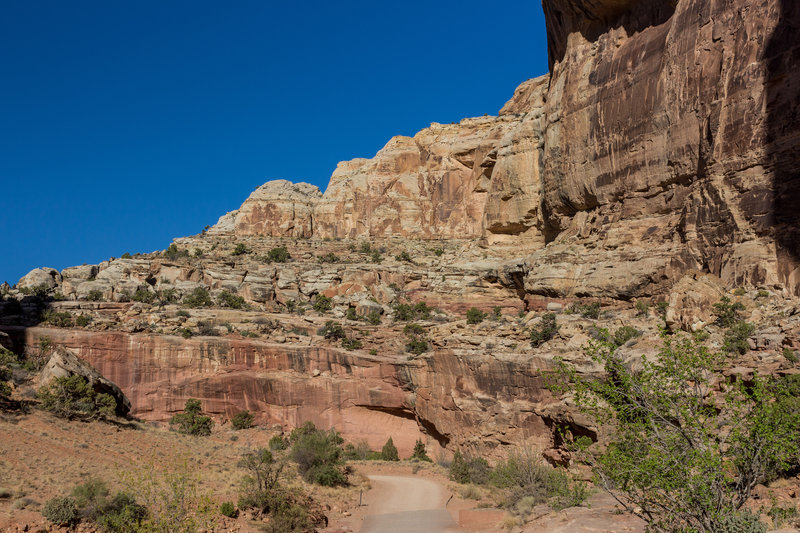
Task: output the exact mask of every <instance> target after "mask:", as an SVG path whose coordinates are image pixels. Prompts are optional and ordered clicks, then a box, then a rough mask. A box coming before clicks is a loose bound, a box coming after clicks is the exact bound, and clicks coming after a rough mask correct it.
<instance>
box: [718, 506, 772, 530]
mask: <svg viewBox="0 0 800 533" xmlns="http://www.w3.org/2000/svg"><path fill="white" fill-rule="evenodd" d="M714 533H767V526H766V524H764V523H763V522H761V521H760V520H759V519H758V515H755V514H753V513H751V512H750V511H740V512H737V513H731V514H728V515H725V516H723V517H721V518H720V519H719V520H718V521H717V523H716V524H715V527H714Z"/></svg>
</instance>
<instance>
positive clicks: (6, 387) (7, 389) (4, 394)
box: [0, 381, 13, 400]
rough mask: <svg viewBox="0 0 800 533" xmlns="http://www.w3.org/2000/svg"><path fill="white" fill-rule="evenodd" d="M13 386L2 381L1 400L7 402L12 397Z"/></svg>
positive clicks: (0, 384)
mask: <svg viewBox="0 0 800 533" xmlns="http://www.w3.org/2000/svg"><path fill="white" fill-rule="evenodd" d="M12 392H13V391H12V389H11V385H10V384H8V383H6V382H5V381H0V400H5V399H8V398H10V397H11V393H12Z"/></svg>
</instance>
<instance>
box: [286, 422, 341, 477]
mask: <svg viewBox="0 0 800 533" xmlns="http://www.w3.org/2000/svg"><path fill="white" fill-rule="evenodd" d="M342 442H343V441H342V438H341V436H339V433H338V432H337V431H336V430H334V429H331V430H330V431H323V430H319V429H315V430H314V431H310V432H306V433H304V434H303V435H301V436H300V437H298V438H297V439H296V440H295V441H294V443H293V444H292V450H291V452H290V456H291V458H292V460H293V461H294V462H295V463H297V470H298V472H300V475H302V476H303V478H304V479H305V480H306V481H308V482H309V483H316V484H317V485H323V486H326V487H335V486H339V485H346V484H347V477H346V476H345V475H344V473H343V472H342V468H341V465H342V463H343V458H342V448H341V445H342Z"/></svg>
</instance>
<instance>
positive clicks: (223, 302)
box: [217, 290, 248, 309]
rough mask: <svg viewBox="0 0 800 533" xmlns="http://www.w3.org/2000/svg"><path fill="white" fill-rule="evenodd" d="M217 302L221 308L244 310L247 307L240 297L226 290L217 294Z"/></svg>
mask: <svg viewBox="0 0 800 533" xmlns="http://www.w3.org/2000/svg"><path fill="white" fill-rule="evenodd" d="M217 302H218V303H219V305H220V306H221V307H230V308H231V309H246V308H247V307H248V306H247V302H245V300H244V298H243V297H242V296H239V295H238V294H234V293H232V292H231V291H227V290H225V291H222V292H221V293H220V294H219V297H218V298H217Z"/></svg>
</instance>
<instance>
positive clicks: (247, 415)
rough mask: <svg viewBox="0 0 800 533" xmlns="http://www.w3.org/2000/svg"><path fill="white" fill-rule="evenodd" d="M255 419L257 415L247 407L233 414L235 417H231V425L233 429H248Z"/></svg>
mask: <svg viewBox="0 0 800 533" xmlns="http://www.w3.org/2000/svg"><path fill="white" fill-rule="evenodd" d="M254 419H255V416H253V413H251V412H250V411H248V410H247V409H245V410H244V411H239V412H238V413H236V414H235V415H233V418H231V425H232V426H233V429H247V428H250V427H253V420H254Z"/></svg>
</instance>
